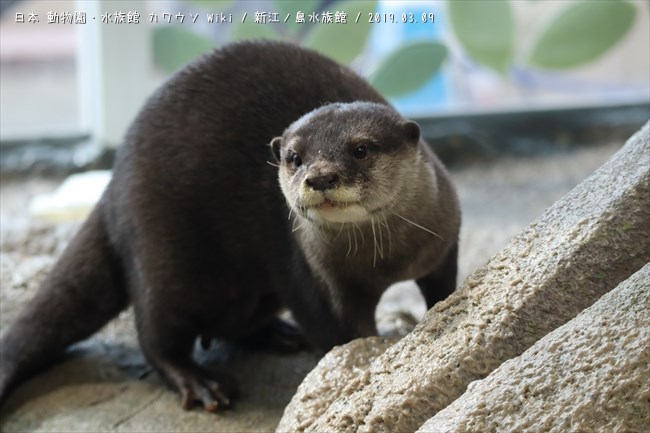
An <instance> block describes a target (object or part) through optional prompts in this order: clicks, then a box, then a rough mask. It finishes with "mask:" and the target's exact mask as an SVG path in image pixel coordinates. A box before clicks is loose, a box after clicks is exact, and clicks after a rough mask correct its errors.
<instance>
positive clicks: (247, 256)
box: [0, 42, 460, 412]
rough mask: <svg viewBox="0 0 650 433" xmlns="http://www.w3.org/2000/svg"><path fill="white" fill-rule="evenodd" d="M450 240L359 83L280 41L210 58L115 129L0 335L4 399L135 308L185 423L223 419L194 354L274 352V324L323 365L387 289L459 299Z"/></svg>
mask: <svg viewBox="0 0 650 433" xmlns="http://www.w3.org/2000/svg"><path fill="white" fill-rule="evenodd" d="M459 226H460V211H459V205H458V200H457V198H456V194H455V192H454V188H453V186H452V184H451V182H450V180H449V177H448V174H447V172H446V171H445V168H444V167H443V165H442V164H441V162H440V161H439V160H438V158H437V157H436V156H435V155H434V153H433V152H432V151H431V150H430V149H429V147H428V145H426V143H425V142H424V141H423V139H422V137H421V133H420V128H419V127H418V125H417V124H416V123H414V122H411V121H408V120H406V119H404V118H403V117H402V116H401V115H399V114H398V113H397V111H396V110H395V109H394V108H392V107H391V106H390V105H389V103H388V102H387V101H386V100H385V99H384V98H383V97H382V96H381V95H380V94H379V93H378V92H377V91H376V90H374V89H373V88H372V87H371V86H370V85H369V84H368V83H367V82H366V81H365V80H364V79H362V78H361V77H359V76H358V75H356V74H355V73H354V72H352V71H351V70H350V69H348V68H347V67H344V66H341V65H339V64H337V63H335V62H334V61H332V60H329V59H328V58H326V57H324V56H322V55H320V54H318V53H316V52H314V51H310V50H307V49H303V48H300V47H298V46H295V45H292V44H288V43H280V42H241V43H236V44H231V45H227V46H224V47H222V48H220V49H216V50H215V51H213V52H211V53H209V54H207V55H205V56H203V57H201V58H199V59H198V60H196V61H194V62H193V63H191V64H189V65H188V66H186V67H185V68H184V69H182V70H180V71H179V72H177V73H176V74H175V75H173V76H172V77H171V78H170V79H169V80H168V81H167V82H166V83H165V84H163V85H162V86H161V87H160V88H159V89H158V90H157V91H156V92H155V93H154V94H153V95H152V96H151V97H150V98H149V99H148V101H147V102H146V103H145V105H144V107H143V108H142V109H141V111H140V113H139V114H138V115H137V117H136V119H135V120H134V122H133V123H132V125H131V126H130V128H129V129H128V131H127V133H126V135H125V138H124V142H123V145H122V146H121V147H120V149H119V150H118V152H117V155H116V158H115V162H114V168H113V177H112V180H111V182H110V184H109V185H108V187H107V189H106V191H105V192H104V194H103V196H102V197H101V199H100V201H99V202H98V204H97V205H96V207H95V208H94V210H93V211H92V212H91V214H90V215H89V217H88V218H87V220H86V221H85V222H84V224H83V225H82V227H81V228H80V230H79V232H78V233H77V234H76V235H75V236H74V238H73V239H72V240H71V242H70V243H69V245H68V246H67V248H66V249H65V251H64V252H63V253H62V255H61V257H60V258H59V260H58V261H57V263H56V264H55V265H54V267H53V269H52V270H51V272H50V273H49V275H48V276H47V277H46V279H45V281H44V282H43V284H42V286H41V287H40V288H39V290H38V292H37V294H36V295H35V297H34V298H33V299H32V300H31V301H30V302H28V304H27V305H26V306H25V308H24V309H23V311H22V312H21V313H20V315H19V317H18V319H17V320H16V321H15V323H13V324H12V325H11V326H10V327H9V329H8V330H7V331H6V332H5V333H4V335H3V336H2V339H1V348H2V350H1V352H0V361H1V366H2V371H1V372H0V399H5V398H6V397H7V396H8V395H9V392H10V390H11V389H12V388H14V387H15V386H16V385H17V384H18V383H20V381H22V380H24V379H25V378H27V377H28V376H30V375H33V374H35V373H36V372H37V371H38V370H40V369H42V368H43V367H45V366H46V365H47V364H48V360H51V359H52V356H53V355H55V354H61V353H63V352H64V351H65V350H66V348H67V347H69V346H70V345H72V344H73V343H75V342H78V341H80V340H82V339H85V338H87V337H89V336H90V335H92V334H93V333H95V332H96V331H97V330H99V329H100V328H101V327H102V326H103V325H104V324H105V323H106V322H108V321H109V320H111V319H112V318H113V317H114V316H115V315H117V314H118V313H119V312H120V311H122V310H123V309H125V308H126V307H127V306H128V305H129V304H132V305H133V307H134V313H135V319H136V327H137V332H138V341H139V343H140V346H141V349H142V351H143V353H144V355H145V357H146V358H147V360H148V361H149V362H150V363H151V365H152V366H153V367H154V368H155V370H157V371H158V372H159V373H160V374H161V376H162V377H163V378H164V379H165V381H166V382H168V383H169V384H170V385H171V386H172V387H174V388H176V389H177V390H178V391H179V392H180V393H181V395H182V405H183V407H184V408H186V409H189V408H191V407H192V406H194V405H195V404H199V405H201V406H202V407H203V408H204V409H206V410H208V411H212V412H214V411H217V410H219V409H221V408H225V407H227V406H228V405H229V404H230V403H231V400H232V397H233V387H232V386H231V383H230V381H229V380H228V379H227V378H225V377H222V376H221V375H218V374H217V373H214V372H212V371H208V370H207V369H206V368H205V367H202V366H200V365H199V364H198V363H196V362H195V361H194V360H193V359H192V349H193V347H194V344H195V342H196V341H197V339H201V341H203V342H205V341H210V340H212V339H215V338H216V339H222V340H226V341H233V342H240V341H246V340H247V339H252V338H255V337H256V336H261V338H262V339H271V338H275V337H274V335H278V337H277V338H278V340H279V341H282V339H283V338H285V337H286V335H285V334H287V333H286V332H285V334H283V329H285V328H284V327H283V326H282V322H278V320H279V319H278V316H277V313H278V312H279V311H280V310H281V309H283V308H288V309H289V310H290V311H291V313H292V314H293V317H294V318H295V320H296V322H297V324H298V326H299V327H300V332H301V333H302V334H303V335H304V338H305V339H306V340H307V341H308V342H309V343H310V345H312V346H313V347H315V348H318V349H320V350H323V351H326V350H328V349H329V348H331V347H332V346H334V345H339V344H343V343H346V342H348V341H350V340H351V339H354V338H358V337H365V336H370V335H374V334H376V332H377V331H376V326H375V320H374V311H375V307H376V305H377V303H378V301H379V298H380V296H381V294H382V293H383V291H384V290H385V289H386V288H387V287H388V286H389V285H391V284H392V283H395V282H397V281H401V280H407V279H415V280H416V282H417V284H418V285H419V287H420V289H421V291H422V293H423V295H424V298H425V300H426V303H427V306H428V307H431V306H432V305H434V304H435V303H436V302H438V301H439V300H441V299H444V298H445V297H446V296H447V295H448V294H449V293H451V292H452V291H453V290H454V289H455V282H456V271H457V268H456V261H457V242H458V231H459ZM285 330H286V329H285ZM289 344H292V343H289Z"/></svg>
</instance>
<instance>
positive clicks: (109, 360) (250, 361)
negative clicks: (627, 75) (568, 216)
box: [0, 143, 622, 432]
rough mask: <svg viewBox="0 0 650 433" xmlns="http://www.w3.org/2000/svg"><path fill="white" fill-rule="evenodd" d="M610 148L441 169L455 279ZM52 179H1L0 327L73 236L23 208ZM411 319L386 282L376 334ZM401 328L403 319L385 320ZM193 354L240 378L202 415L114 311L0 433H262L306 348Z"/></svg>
mask: <svg viewBox="0 0 650 433" xmlns="http://www.w3.org/2000/svg"><path fill="white" fill-rule="evenodd" d="M621 144H622V143H611V144H607V145H600V146H597V147H592V148H578V149H572V150H569V151H567V152H564V153H562V154H553V155H545V156H537V157H529V158H515V157H504V158H501V159H498V160H494V161H489V162H488V161H486V162H483V163H474V164H472V165H469V166H464V167H457V168H454V169H453V170H452V177H453V179H454V181H455V183H456V186H457V188H458V193H459V196H460V200H461V207H462V209H463V227H462V231H461V245H460V277H459V281H461V280H462V279H464V278H465V276H467V275H468V274H469V273H470V272H472V271H473V270H474V269H476V268H477V267H479V266H480V265H482V264H483V263H485V262H486V261H487V260H488V259H489V258H490V257H491V256H492V255H493V254H494V253H495V252H496V251H498V250H499V249H501V248H502V247H503V246H504V245H505V244H506V243H507V242H508V240H509V239H510V238H511V237H512V236H514V235H515V234H516V233H518V232H519V231H520V230H521V229H522V228H524V227H525V226H526V225H528V224H529V223H530V222H532V221H533V220H534V219H535V217H536V216H538V215H540V214H541V213H542V211H543V210H544V209H545V208H546V207H548V206H549V205H551V204H552V203H553V202H555V201H556V200H557V199H559V198H560V197H561V196H562V195H564V194H565V193H566V192H568V191H569V190H570V189H571V188H573V187H574V186H575V185H576V184H577V183H579V182H580V181H581V180H582V179H584V178H586V177H587V176H588V175H589V174H590V173H591V172H593V171H594V170H595V169H596V168H598V167H599V166H600V165H601V164H602V163H603V162H604V161H605V160H607V158H608V157H609V156H610V155H612V154H613V153H614V152H615V151H616V150H617V149H618V148H620V146H621ZM55 186H56V183H55V182H52V181H48V180H44V179H28V180H21V181H16V180H13V181H3V182H2V185H1V187H0V218H2V225H1V230H0V253H1V256H0V257H1V258H2V260H1V261H0V281H1V283H2V285H1V286H0V287H1V289H0V296H1V298H0V299H1V301H2V303H1V305H0V307H1V309H0V312H1V313H2V314H1V315H0V327H1V328H2V330H5V329H6V326H7V324H8V323H9V322H10V321H11V319H12V317H13V316H14V315H15V313H16V311H17V309H19V307H20V304H21V303H23V302H25V300H27V299H28V298H29V296H31V293H33V290H34V289H35V287H36V286H37V283H38V281H40V279H41V278H42V277H43V275H44V273H45V272H46V271H47V269H48V268H49V267H50V266H51V264H52V262H53V257H54V256H55V255H56V254H57V253H58V252H60V249H61V246H62V245H63V244H64V243H65V240H66V239H68V238H69V236H70V233H72V231H73V227H72V226H69V225H68V226H66V225H58V226H51V225H48V224H43V223H39V222H38V221H34V220H32V219H30V218H29V216H28V215H27V203H28V202H29V198H30V197H31V196H33V195H35V194H37V193H42V192H47V191H49V190H52V189H53V188H54V187H55ZM395 311H409V312H411V314H413V315H414V316H415V317H420V316H421V315H422V314H423V312H424V306H423V304H422V301H421V299H420V297H419V294H418V293H417V289H416V288H415V287H414V285H413V284H412V283H404V284H401V285H398V286H396V287H393V288H392V289H390V290H389V291H388V292H387V294H386V296H385V297H384V299H383V301H382V303H381V305H380V308H379V312H378V316H379V319H380V324H381V325H382V329H384V330H385V331H388V330H389V328H391V327H393V326H395V323H396V322H395V321H392V322H391V320H392V319H391V317H394V315H391V314H390V313H391V312H395ZM397 326H398V327H400V326H401V327H402V328H408V326H409V324H408V323H407V324H403V323H402V324H399V323H398V324H397ZM202 356H204V357H206V358H208V360H211V361H218V363H220V368H222V369H223V370H225V371H228V372H230V373H231V374H232V375H233V376H234V377H235V378H237V379H238V380H239V382H240V386H241V388H242V395H241V397H240V399H239V400H238V402H237V404H236V405H235V406H234V408H232V409H231V410H228V411H226V412H223V413H220V414H217V415H212V414H207V413H203V412H202V411H200V410H193V411H189V412H187V411H183V410H182V409H181V408H180V405H179V400H180V399H179V397H178V396H177V395H176V394H175V393H174V392H172V391H170V390H169V389H167V388H166V387H164V385H163V384H162V383H161V381H160V380H159V379H158V377H157V375H156V374H154V373H152V372H151V369H150V368H149V367H148V365H147V364H146V362H145V361H144V359H143V357H142V355H141V353H140V351H139V349H138V347H137V344H136V340H135V335H134V331H133V324H132V315H131V313H130V312H129V311H127V312H125V313H123V314H122V315H120V317H118V318H117V319H116V320H115V321H113V322H112V323H111V324H109V325H108V326H107V327H106V328H105V329H104V330H102V332H100V333H99V334H97V335H96V336H94V337H93V338H91V339H90V340H88V341H87V342H84V343H82V344H80V345H78V346H77V348H76V350H74V351H73V352H72V354H71V355H70V357H69V358H68V359H67V360H66V361H65V362H64V363H62V364H59V365H58V366H56V367H54V368H53V369H50V370H48V371H47V372H46V373H44V374H42V375H40V376H38V377H37V378H34V379H32V380H31V381H29V382H27V383H26V384H25V385H23V386H21V387H20V388H19V389H18V390H17V391H16V392H15V393H14V394H13V396H12V398H11V399H10V400H9V401H8V402H7V404H5V406H4V407H3V408H2V410H1V411H0V429H1V430H2V431H3V432H17V431H88V432H90V431H93V432H98V431H217V432H225V431H272V430H273V429H274V427H275V425H276V424H277V422H278V421H279V418H280V417H281V415H282V411H283V408H284V406H285V405H286V404H287V403H288V401H289V399H290V398H291V396H292V395H293V392H294V390H295V388H296V387H297V385H298V384H299V383H300V381H301V380H302V378H303V377H304V375H305V374H306V373H307V372H308V371H309V370H310V369H311V368H312V367H313V366H314V365H315V363H316V362H317V357H316V356H315V355H313V354H311V353H299V354H296V355H277V354H268V353H265V354H260V353H251V352H246V351H241V350H227V349H224V348H213V349H212V350H211V351H210V352H208V353H203V354H202Z"/></svg>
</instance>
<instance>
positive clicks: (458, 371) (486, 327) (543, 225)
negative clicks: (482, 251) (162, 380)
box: [277, 124, 650, 432]
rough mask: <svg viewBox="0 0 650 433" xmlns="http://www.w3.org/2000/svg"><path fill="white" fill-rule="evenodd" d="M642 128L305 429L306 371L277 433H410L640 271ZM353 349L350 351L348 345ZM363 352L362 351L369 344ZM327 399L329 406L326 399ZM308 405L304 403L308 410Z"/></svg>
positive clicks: (646, 173)
mask: <svg viewBox="0 0 650 433" xmlns="http://www.w3.org/2000/svg"><path fill="white" fill-rule="evenodd" d="M649 140H650V137H649V126H648V124H646V125H645V126H644V127H643V128H642V130H641V131H639V132H638V133H637V134H635V136H634V137H632V138H631V139H630V140H629V141H628V143H627V144H626V145H625V146H624V148H623V149H621V150H620V151H619V152H618V153H617V154H616V155H615V156H614V157H613V158H612V159H610V161H608V162H607V163H606V164H605V165H604V166H603V167H601V168H600V169H599V170H597V171H596V172H595V173H594V174H593V175H592V176H590V177H589V178H588V179H586V180H585V181H583V182H582V183H581V184H580V185H579V186H578V187H576V188H575V189H574V190H573V191H571V192H570V193H569V194H567V195H566V196H565V197H564V198H563V199H562V200H560V201H558V202H557V203H556V204H555V205H553V206H552V207H551V208H549V209H548V210H547V211H546V212H545V213H544V215H542V216H541V217H540V218H539V219H538V220H536V221H535V222H534V223H532V224H531V225H530V226H529V227H528V228H527V229H525V230H524V231H523V232H522V233H520V234H519V235H517V236H516V237H515V238H514V239H513V240H512V241H511V242H510V244H509V245H508V246H507V247H506V248H505V249H504V250H502V251H501V252H500V253H499V254H497V255H496V256H495V257H493V258H492V259H491V260H490V262H489V263H488V264H487V265H486V266H485V267H483V268H481V269H480V270H478V271H477V272H475V273H474V274H473V275H472V276H470V277H469V278H468V279H467V280H466V281H465V283H464V284H463V285H462V286H461V288H459V289H458V290H457V291H456V293H454V294H453V295H452V296H450V297H449V298H448V299H447V300H446V301H444V302H442V303H440V304H438V305H436V306H435V307H434V308H432V309H431V310H430V311H429V312H428V313H427V315H426V316H425V319H424V321H423V322H422V323H421V324H420V325H418V327H417V328H416V329H415V330H414V331H413V332H412V333H410V334H409V335H407V336H406V337H405V338H404V339H402V340H401V341H400V342H398V343H396V344H395V345H393V346H391V347H390V348H388V349H387V350H386V351H385V352H384V353H383V354H382V355H380V356H378V357H377V359H375V360H374V361H373V362H372V363H371V365H370V368H369V369H361V370H360V371H359V372H358V373H357V374H356V375H355V378H354V379H352V380H350V382H349V383H348V385H347V386H345V387H342V388H338V390H337V392H338V395H337V398H336V399H335V400H334V401H333V402H332V403H331V404H329V405H323V406H322V407H323V408H325V407H327V409H325V410H324V411H323V413H322V414H321V415H320V416H318V417H315V418H314V419H310V420H305V419H304V418H299V417H298V414H299V413H301V411H302V408H301V405H300V404H294V402H296V401H301V400H302V401H305V400H313V399H319V398H321V397H322V396H320V395H318V394H310V390H312V389H317V388H314V387H313V385H311V384H310V382H311V381H312V380H321V378H322V377H324V375H323V373H322V372H320V371H319V369H318V368H317V369H315V370H314V371H312V372H311V373H310V374H309V375H308V377H307V378H306V379H305V381H304V382H303V383H302V384H301V386H300V387H299V389H298V392H297V394H296V396H295V397H294V399H293V401H292V403H291V404H290V406H289V407H288V408H287V410H286V411H285V414H284V416H283V418H282V420H281V422H280V424H279V426H278V429H277V431H279V432H284V431H305V430H308V431H337V432H343V431H346V432H347V431H349V432H392V431H400V432H409V431H411V432H412V431H415V430H417V428H418V427H419V426H420V425H422V424H423V423H424V422H425V421H426V420H427V419H429V418H430V417H432V416H433V415H434V414H435V413H436V412H438V411H440V410H441V409H443V408H444V407H446V406H447V405H449V404H450V403H451V402H452V401H453V400H455V399H456V398H458V397H459V396H460V395H461V394H462V393H463V392H464V391H465V389H466V387H467V385H468V384H469V383H470V382H472V381H474V380H477V379H481V378H483V377H485V376H487V375H488V374H489V373H490V372H491V371H493V370H494V369H495V368H497V367H498V366H499V365H500V364H501V363H503V362H504V361H506V360H508V359H510V358H513V357H515V356H518V355H520V354H521V353H522V352H524V350H526V349H527V348H528V347H530V346H531V345H532V344H534V343H535V342H536V341H537V340H539V339H540V338H541V337H543V336H544V335H546V334H547V333H548V332H550V331H552V330H554V329H556V328H557V327H559V326H561V325H563V324H564V323H566V322H567V321H568V320H570V319H572V318H573V317H575V316H576V315H577V314H578V313H579V312H580V311H581V310H583V309H584V308H586V307H588V306H589V305H591V304H592V303H593V302H594V301H596V300H597V299H598V298H599V297H600V296H602V295H603V294H604V293H606V292H608V291H609V290H611V289H612V288H614V287H615V286H616V285H618V283H620V282H621V281H623V280H624V279H626V278H628V277H629V276H630V275H631V274H632V273H633V272H635V271H636V270H638V269H639V268H641V267H642V266H643V265H645V264H646V263H647V262H648V261H650V224H648V221H650V189H649V188H650V157H649V155H650V142H649ZM357 344H358V343H357ZM368 344H372V342H368ZM327 399H328V400H330V399H331V396H327ZM311 405H312V406H314V403H313V402H312V403H311Z"/></svg>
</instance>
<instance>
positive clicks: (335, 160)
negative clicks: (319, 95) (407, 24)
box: [271, 102, 420, 223]
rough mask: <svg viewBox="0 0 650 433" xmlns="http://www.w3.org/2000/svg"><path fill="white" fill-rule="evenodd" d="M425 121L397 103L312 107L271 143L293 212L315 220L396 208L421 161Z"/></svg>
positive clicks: (354, 218)
mask: <svg viewBox="0 0 650 433" xmlns="http://www.w3.org/2000/svg"><path fill="white" fill-rule="evenodd" d="M419 139H420V128H419V127H418V125H417V124H415V123H413V122H409V121H406V120H404V119H403V118H401V117H400V116H399V115H398V114H397V113H396V112H395V111H394V110H393V109H392V108H390V107H388V106H385V105H381V104H375V103H368V102H353V103H346V104H342V103H337V104H330V105H326V106H323V107H321V108H319V109H317V110H314V111H312V112H310V113H308V114H306V115H304V116H303V117H301V118H300V119H298V120H297V121H296V122H294V123H293V124H291V125H290V126H289V127H288V128H287V129H286V131H285V132H284V134H283V135H282V137H277V138H275V139H273V141H272V142H271V149H272V151H273V155H274V156H275V158H276V160H277V161H278V162H279V164H280V171H279V177H280V187H281V188H282V192H283V193H284V196H285V198H286V199H287V202H288V203H289V205H290V206H291V207H292V209H293V211H294V212H296V213H297V214H299V215H301V216H302V217H304V218H306V219H308V220H310V221H313V222H315V223H323V222H335V223H347V222H361V221H369V220H371V219H372V218H373V217H375V216H379V215H382V214H384V213H386V214H387V213H390V212H391V208H392V206H393V205H394V204H395V203H396V202H398V201H399V200H397V198H398V196H399V195H400V194H401V193H402V192H403V191H404V190H405V189H406V188H407V187H408V182H409V179H412V176H411V175H410V174H412V173H413V172H414V171H415V168H416V167H417V164H419V163H420V153H419V150H418V142H419Z"/></svg>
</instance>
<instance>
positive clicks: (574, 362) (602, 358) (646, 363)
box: [418, 264, 650, 433]
mask: <svg viewBox="0 0 650 433" xmlns="http://www.w3.org/2000/svg"><path fill="white" fill-rule="evenodd" d="M649 311H650V264H648V265H646V266H644V267H643V269H641V270H640V271H638V272H637V273H635V274H634V275H633V276H632V277H630V278H629V279H628V280H626V281H625V282H623V283H621V284H620V285H619V286H618V287H617V288H616V289H614V290H613V291H611V292H609V293H607V294H606V295H605V296H603V297H602V298H601V299H600V300H598V301H597V302H596V303H595V304H594V305H592V306H591V307H589V308H588V309H586V310H585V311H583V312H582V313H580V314H579V315H578V316H577V317H576V318H575V319H573V320H571V321H570V322H569V323H567V324H566V325H564V326H562V327H560V328H558V329H556V330H555V331H553V332H551V333H550V334H548V335H547V336H546V337H544V338H542V339H541V340H540V341H538V342H537V343H535V344H534V345H533V346H532V347H531V348H530V349H528V350H526V351H525V352H524V353H523V354H522V355H521V356H519V357H517V358H514V359H511V360H509V361H507V362H505V363H504V364H502V365H501V366H500V367H499V368H497V369H496V370H495V371H493V372H492V373H491V374H490V375H489V376H488V377H487V378H485V379H483V380H480V381H476V382H473V383H471V384H470V385H469V387H468V388H467V391H466V392H465V394H463V395H462V396H461V397H460V398H459V399H457V400H456V401H454V402H453V403H452V404H451V405H449V406H447V407H446V408H445V409H443V410H442V411H440V412H438V413H437V414H436V416H434V417H433V418H431V419H430V420H429V421H427V422H426V423H425V424H424V425H423V426H422V427H421V428H420V429H419V430H418V432H419V433H428V432H449V433H452V432H477V433H478V432H481V433H482V432H521V431H535V432H548V433H563V432H568V431H579V432H583V431H584V432H587V431H598V432H638V433H641V432H648V431H650V314H648V312H649Z"/></svg>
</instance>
